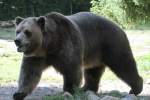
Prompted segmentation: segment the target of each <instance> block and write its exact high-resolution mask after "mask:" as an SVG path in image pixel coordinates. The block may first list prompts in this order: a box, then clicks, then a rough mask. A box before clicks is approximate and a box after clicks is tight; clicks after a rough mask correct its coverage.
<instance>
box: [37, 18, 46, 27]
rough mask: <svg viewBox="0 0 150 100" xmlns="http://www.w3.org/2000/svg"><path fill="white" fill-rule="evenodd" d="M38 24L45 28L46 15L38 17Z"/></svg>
mask: <svg viewBox="0 0 150 100" xmlns="http://www.w3.org/2000/svg"><path fill="white" fill-rule="evenodd" d="M37 24H38V25H39V26H40V27H41V29H44V26H45V17H44V16H40V17H39V18H38V19H37Z"/></svg>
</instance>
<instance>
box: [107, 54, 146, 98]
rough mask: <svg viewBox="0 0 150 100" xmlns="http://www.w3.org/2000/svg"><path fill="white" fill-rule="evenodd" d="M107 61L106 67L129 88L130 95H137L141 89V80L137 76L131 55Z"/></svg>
mask: <svg viewBox="0 0 150 100" xmlns="http://www.w3.org/2000/svg"><path fill="white" fill-rule="evenodd" d="M110 58H113V59H109V60H107V61H106V62H107V65H108V67H109V68H110V69H111V70H112V71H113V72H114V73H115V74H116V75H117V76H118V77H119V78H121V79H122V80H123V81H124V82H126V83H127V84H128V85H129V86H130V87H131V91H130V93H132V94H135V95H138V94H139V93H140V92H141V91H142V89H143V79H142V78H141V77H140V76H139V74H138V71H137V67H136V62H135V60H134V58H133V56H132V54H126V55H119V57H115V56H113V57H110Z"/></svg>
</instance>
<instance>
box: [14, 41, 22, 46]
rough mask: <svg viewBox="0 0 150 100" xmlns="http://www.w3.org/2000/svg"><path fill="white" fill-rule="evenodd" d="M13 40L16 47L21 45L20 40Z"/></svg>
mask: <svg viewBox="0 0 150 100" xmlns="http://www.w3.org/2000/svg"><path fill="white" fill-rule="evenodd" d="M14 42H15V44H16V46H18V47H19V46H21V40H19V39H15V40H14Z"/></svg>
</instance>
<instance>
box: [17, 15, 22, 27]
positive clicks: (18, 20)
mask: <svg viewBox="0 0 150 100" xmlns="http://www.w3.org/2000/svg"><path fill="white" fill-rule="evenodd" d="M23 20H24V18H22V17H19V16H18V17H16V18H15V25H16V26H17V25H18V24H19V23H20V22H22V21H23Z"/></svg>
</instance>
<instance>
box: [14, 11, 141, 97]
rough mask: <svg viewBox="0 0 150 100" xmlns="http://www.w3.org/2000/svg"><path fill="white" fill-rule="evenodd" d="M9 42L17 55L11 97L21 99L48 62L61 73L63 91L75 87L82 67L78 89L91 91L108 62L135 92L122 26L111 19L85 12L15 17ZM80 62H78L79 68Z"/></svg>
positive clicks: (136, 79)
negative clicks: (18, 68)
mask: <svg viewBox="0 0 150 100" xmlns="http://www.w3.org/2000/svg"><path fill="white" fill-rule="evenodd" d="M16 33H17V34H16V39H15V43H16V45H17V47H18V51H19V52H23V53H24V56H23V60H22V65H21V72H20V78H19V88H18V91H17V92H16V93H15V94H14V99H15V100H22V99H23V98H24V97H25V96H26V95H28V94H29V93H31V92H32V90H33V89H34V88H35V87H36V85H37V84H38V82H39V80H40V77H41V74H42V72H43V70H44V69H46V68H48V66H50V65H52V66H53V67H54V68H55V69H56V70H57V71H58V72H60V73H61V74H62V75H63V79H64V85H63V90H64V91H68V92H70V93H73V92H74V91H73V89H74V87H79V86H80V82H81V79H82V68H83V69H84V77H85V85H84V87H83V89H84V90H92V91H94V92H97V90H98V84H99V81H100V78H101V76H102V74H103V72H104V70H105V67H106V66H108V67H109V68H110V69H111V70H112V71H113V72H114V73H115V74H116V75H117V76H118V77H119V78H120V79H122V80H123V81H124V82H125V83H127V84H128V85H129V86H130V87H131V91H130V93H134V94H136V95H137V94H139V93H140V92H141V91H142V88H143V79H142V78H141V77H140V76H139V74H138V71H137V68H136V62H135V60H134V57H133V54H132V51H131V48H130V45H129V42H128V39H127V37H126V35H125V33H124V31H123V30H122V29H121V28H119V27H118V26H117V25H116V24H114V23H112V22H111V21H109V20H107V19H105V18H103V17H101V16H97V15H95V14H92V13H89V12H80V13H77V14H74V15H71V16H64V15H62V14H60V13H57V12H52V13H49V14H47V15H45V16H41V17H29V18H26V19H22V18H16ZM82 66H83V67H82Z"/></svg>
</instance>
